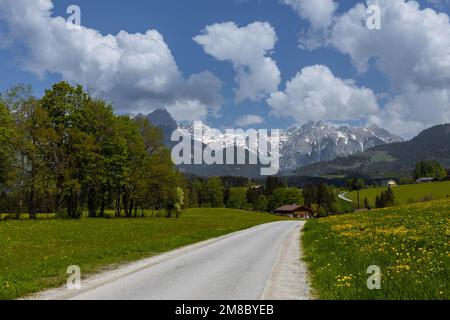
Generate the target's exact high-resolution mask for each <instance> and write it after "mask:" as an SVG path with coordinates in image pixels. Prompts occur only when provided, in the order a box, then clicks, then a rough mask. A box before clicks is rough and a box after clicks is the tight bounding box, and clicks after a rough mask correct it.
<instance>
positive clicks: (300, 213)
mask: <svg viewBox="0 0 450 320" xmlns="http://www.w3.org/2000/svg"><path fill="white" fill-rule="evenodd" d="M274 213H275V214H277V215H280V216H288V217H291V218H303V219H311V218H314V214H313V212H312V211H311V210H310V209H309V208H307V207H305V206H299V205H295V204H294V205H285V206H282V207H280V208H278V209H275V210H274Z"/></svg>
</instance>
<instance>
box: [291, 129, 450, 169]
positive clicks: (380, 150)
mask: <svg viewBox="0 0 450 320" xmlns="http://www.w3.org/2000/svg"><path fill="white" fill-rule="evenodd" d="M423 160H436V161H439V162H440V163H441V164H442V165H443V166H444V167H446V168H450V124H444V125H439V126H435V127H432V128H430V129H427V130H425V131H423V132H422V133H420V134H419V135H418V136H417V137H415V138H414V139H412V140H410V141H407V142H399V143H392V144H387V145H382V146H379V147H376V148H373V149H370V150H367V151H366V152H362V153H358V154H355V155H353V156H349V157H343V158H338V159H336V160H333V161H329V162H320V163H316V164H313V165H310V166H307V167H303V168H300V169H299V170H297V171H296V174H298V175H301V176H326V175H347V174H351V173H358V174H360V175H367V176H370V177H374V178H375V177H398V176H411V174H412V172H413V171H414V168H415V166H416V164H417V163H418V162H420V161H423Z"/></svg>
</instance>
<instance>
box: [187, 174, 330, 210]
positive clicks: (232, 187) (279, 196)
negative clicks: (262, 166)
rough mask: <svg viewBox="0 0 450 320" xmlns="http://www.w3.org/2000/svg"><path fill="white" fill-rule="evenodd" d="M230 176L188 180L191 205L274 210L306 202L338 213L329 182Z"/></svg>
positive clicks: (306, 204) (316, 207) (309, 206)
mask: <svg viewBox="0 0 450 320" xmlns="http://www.w3.org/2000/svg"><path fill="white" fill-rule="evenodd" d="M233 182H235V181H231V180H230V179H228V178H226V177H225V178H217V177H213V178H209V179H206V180H204V179H198V178H197V179H192V180H191V181H190V183H189V184H188V189H189V191H188V193H189V200H188V203H189V206H190V207H228V208H234V209H247V210H254V211H261V212H273V211H274V210H275V209H277V208H279V207H281V206H283V205H287V204H288V205H291V204H298V205H305V206H307V207H308V208H310V209H312V210H313V211H314V212H315V213H316V214H317V215H318V216H325V215H328V214H329V213H335V212H336V211H337V209H336V197H335V194H334V190H333V188H332V187H330V186H328V185H326V184H323V183H322V184H316V185H313V184H310V185H307V186H306V187H305V188H304V189H303V190H300V189H298V188H290V187H287V186H286V185H285V184H284V182H283V181H282V180H280V179H279V178H277V177H268V178H267V180H266V182H265V184H263V185H261V184H257V183H255V182H252V181H242V183H241V184H240V185H239V183H237V184H236V183H233Z"/></svg>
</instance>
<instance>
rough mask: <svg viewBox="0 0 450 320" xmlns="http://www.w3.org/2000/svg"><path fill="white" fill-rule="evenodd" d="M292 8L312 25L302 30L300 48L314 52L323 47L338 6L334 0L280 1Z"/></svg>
mask: <svg viewBox="0 0 450 320" xmlns="http://www.w3.org/2000/svg"><path fill="white" fill-rule="evenodd" d="M280 2H281V3H283V4H286V5H288V6H290V7H291V8H292V9H293V10H294V11H295V12H296V13H297V15H298V16H299V17H300V18H302V19H303V20H306V21H308V22H309V23H310V27H309V28H307V29H305V30H302V32H301V34H300V37H299V46H300V47H301V48H303V49H308V50H313V49H317V48H318V47H320V46H321V44H322V43H323V42H324V41H325V39H326V37H327V34H328V32H329V27H330V26H331V25H332V23H333V19H334V13H335V12H336V10H337V8H338V4H337V3H335V2H334V1H333V0H314V1H311V0H280Z"/></svg>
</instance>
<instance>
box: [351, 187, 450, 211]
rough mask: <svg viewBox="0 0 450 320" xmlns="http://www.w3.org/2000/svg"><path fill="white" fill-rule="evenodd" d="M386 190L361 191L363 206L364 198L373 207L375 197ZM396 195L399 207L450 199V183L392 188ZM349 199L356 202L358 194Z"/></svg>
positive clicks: (353, 193) (353, 194)
mask: <svg viewBox="0 0 450 320" xmlns="http://www.w3.org/2000/svg"><path fill="white" fill-rule="evenodd" d="M385 190H386V188H371V189H365V190H361V195H360V198H361V205H362V204H363V202H364V198H365V197H367V199H368V200H369V203H370V204H372V206H373V205H374V204H375V197H376V196H377V195H379V194H380V193H381V192H382V191H385ZM392 190H393V191H394V194H395V200H396V202H397V203H398V204H399V205H402V204H411V203H416V202H420V201H423V200H439V199H444V198H450V181H444V182H434V183H424V184H410V185H401V186H397V187H394V188H392ZM347 197H348V198H349V199H351V200H353V201H356V192H351V193H349V194H348V195H347Z"/></svg>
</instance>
